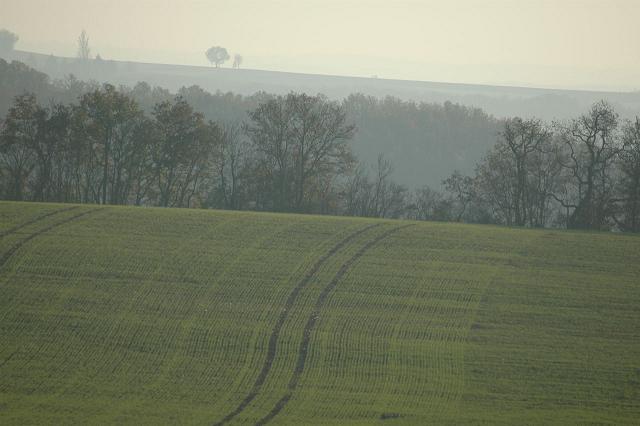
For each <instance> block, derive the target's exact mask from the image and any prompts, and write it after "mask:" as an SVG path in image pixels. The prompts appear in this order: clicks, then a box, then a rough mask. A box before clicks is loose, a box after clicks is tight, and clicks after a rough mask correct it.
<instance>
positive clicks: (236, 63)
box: [233, 53, 242, 69]
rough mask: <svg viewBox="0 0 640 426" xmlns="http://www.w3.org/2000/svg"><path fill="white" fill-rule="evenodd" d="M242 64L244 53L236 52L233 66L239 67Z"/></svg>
mask: <svg viewBox="0 0 640 426" xmlns="http://www.w3.org/2000/svg"><path fill="white" fill-rule="evenodd" d="M240 65H242V55H240V54H238V53H236V54H235V55H233V68H235V69H239V68H240Z"/></svg>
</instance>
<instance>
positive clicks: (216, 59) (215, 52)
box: [205, 46, 229, 68]
mask: <svg viewBox="0 0 640 426" xmlns="http://www.w3.org/2000/svg"><path fill="white" fill-rule="evenodd" d="M205 55H206V57H207V59H208V60H209V62H211V65H215V66H216V68H218V67H219V66H220V65H222V64H223V63H225V62H226V61H227V60H228V59H229V53H228V52H227V49H225V48H224V47H220V46H213V47H210V48H209V49H207V51H206V52H205Z"/></svg>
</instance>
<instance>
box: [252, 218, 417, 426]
mask: <svg viewBox="0 0 640 426" xmlns="http://www.w3.org/2000/svg"><path fill="white" fill-rule="evenodd" d="M409 226H413V225H412V224H409V225H403V226H398V227H395V228H393V229H390V230H388V231H387V232H384V233H382V234H380V235H379V236H377V237H376V238H374V239H373V240H371V241H369V242H368V243H366V244H365V245H364V246H362V247H361V248H360V250H358V251H357V252H356V253H355V254H354V255H353V256H351V258H350V259H349V260H347V261H346V262H345V263H344V264H342V266H341V267H340V269H339V270H338V272H337V273H336V275H335V276H334V277H333V279H332V280H331V281H330V282H329V284H327V286H326V287H325V288H324V289H322V292H321V293H320V295H319V296H318V299H317V300H316V304H315V307H314V309H313V311H312V312H311V314H310V315H309V319H308V320H307V324H306V325H305V327H304V333H303V337H302V342H301V343H300V349H298V360H297V362H296V367H295V369H294V370H293V376H292V377H291V380H290V381H289V385H288V386H287V393H286V394H285V395H284V396H283V397H282V398H280V400H279V401H278V402H276V405H275V406H274V407H273V408H272V409H271V411H270V412H269V414H267V415H266V416H264V417H263V418H261V419H260V420H258V422H257V423H256V426H261V425H264V424H266V423H268V422H269V421H271V420H273V418H274V417H275V416H277V415H278V413H280V411H282V409H283V408H284V407H285V406H286V405H287V403H288V402H289V400H290V399H291V397H292V396H293V392H294V391H295V389H296V387H297V386H298V383H299V381H300V376H302V372H303V371H304V366H305V363H306V361H307V353H308V350H309V344H310V343H311V333H312V332H313V330H314V329H315V326H316V323H317V321H318V316H319V315H320V311H321V310H322V307H323V306H324V303H325V302H326V300H327V298H328V297H329V294H330V293H331V291H332V290H333V289H334V288H335V287H336V286H337V285H338V283H339V282H340V280H342V278H343V277H344V276H345V274H346V273H347V272H348V271H349V269H350V268H351V267H352V266H353V264H354V263H355V262H356V261H358V260H359V259H360V258H361V257H362V256H363V255H364V254H365V253H366V252H367V251H368V250H370V249H371V248H372V247H373V246H375V245H376V244H377V243H379V242H380V241H382V240H383V239H385V238H387V237H388V236H389V235H391V234H393V233H395V232H397V231H399V230H400V229H403V228H407V227H409Z"/></svg>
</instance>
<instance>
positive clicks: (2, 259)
mask: <svg viewBox="0 0 640 426" xmlns="http://www.w3.org/2000/svg"><path fill="white" fill-rule="evenodd" d="M74 208H77V207H74ZM69 210H70V209H69ZM96 210H98V209H93V210H86V211H84V212H82V213H78V214H75V215H73V216H70V217H68V218H66V219H63V220H61V221H59V222H56V223H53V224H51V225H48V226H46V227H44V228H42V229H41V230H39V231H36V232H34V233H33V234H30V235H29V236H28V237H26V238H24V239H22V240H20V241H18V242H17V243H15V244H14V245H13V246H12V247H11V248H10V249H9V250H7V251H6V252H5V253H3V254H2V256H1V257H0V268H4V266H5V265H6V263H7V262H8V261H9V259H11V256H13V255H14V253H15V252H16V251H18V250H19V249H20V247H22V246H23V245H25V244H26V243H28V242H29V241H31V240H33V239H34V238H36V237H38V236H40V235H42V234H44V233H46V232H49V231H51V230H52V229H55V228H57V227H59V226H62V225H64V224H65V223H69V222H71V221H72V220H76V219H79V218H81V217H82V216H86V215H88V214H89V213H93V212H95V211H96ZM58 212H59V210H58ZM25 226H26V225H25Z"/></svg>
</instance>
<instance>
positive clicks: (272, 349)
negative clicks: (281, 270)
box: [0, 223, 381, 426]
mask: <svg viewBox="0 0 640 426" xmlns="http://www.w3.org/2000/svg"><path fill="white" fill-rule="evenodd" d="M380 225H381V224H379V223H377V224H372V225H367V226H365V227H364V228H361V229H359V230H357V231H355V232H352V233H351V234H349V235H347V236H346V237H345V238H343V239H342V240H341V241H339V242H338V243H337V244H336V245H335V246H333V247H332V248H331V249H330V250H329V251H328V252H326V253H325V254H324V255H323V256H322V257H321V258H320V259H318V260H317V261H316V263H314V265H313V266H312V267H311V269H310V270H309V271H308V272H307V273H306V274H305V275H304V277H302V279H301V280H300V281H298V284H296V286H295V287H294V288H293V290H292V291H291V293H289V297H287V301H286V302H285V305H284V307H283V309H282V311H281V312H280V316H279V317H278V320H277V321H276V324H275V326H274V327H273V329H272V331H271V336H270V337H269V345H268V348H267V356H266V358H265V360H264V363H263V365H262V369H261V370H260V374H258V377H257V378H256V381H255V382H254V384H253V387H252V388H251V390H250V391H249V392H248V393H247V395H246V396H245V397H244V399H243V400H242V401H241V402H240V404H238V406H237V407H236V408H235V409H234V410H233V411H231V412H230V413H228V414H227V415H226V416H224V417H223V418H222V419H221V420H219V421H218V422H216V423H214V426H222V425H224V424H225V423H227V422H229V421H230V420H232V419H233V418H234V417H236V416H237V415H238V414H240V413H241V412H242V411H244V409H245V408H247V406H248V405H249V404H250V403H251V401H253V400H254V399H255V397H256V396H257V395H258V393H259V392H260V388H261V387H262V385H263V384H264V382H265V381H266V379H267V375H268V374H269V371H270V370H271V367H272V365H273V361H274V360H275V357H276V349H277V346H278V339H279V338H280V331H281V330H282V327H283V326H284V323H285V321H286V319H287V317H288V315H289V311H290V310H291V308H293V306H294V304H295V302H296V299H297V298H298V295H299V294H300V292H301V291H302V289H304V287H306V286H307V284H309V282H310V281H311V279H312V278H313V276H314V275H315V274H316V273H317V272H318V270H319V269H320V268H321V267H322V265H324V264H325V263H326V262H327V261H328V260H329V259H330V258H331V257H332V256H333V255H335V254H336V253H337V252H338V251H340V249H342V248H343V247H345V246H346V245H347V244H349V243H350V242H351V241H352V240H354V239H355V238H356V237H358V236H359V235H362V234H363V233H365V232H366V231H368V230H369V229H372V228H375V227H378V226H380ZM0 266H1V264H0Z"/></svg>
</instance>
